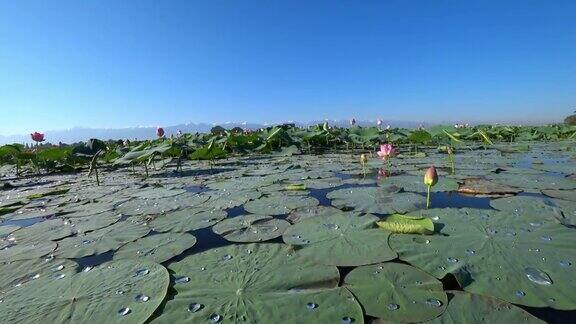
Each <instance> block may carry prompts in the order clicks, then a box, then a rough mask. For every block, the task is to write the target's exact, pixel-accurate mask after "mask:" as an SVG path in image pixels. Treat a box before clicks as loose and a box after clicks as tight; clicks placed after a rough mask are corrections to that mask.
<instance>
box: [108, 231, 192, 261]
mask: <svg viewBox="0 0 576 324" xmlns="http://www.w3.org/2000/svg"><path fill="white" fill-rule="evenodd" d="M194 244H196V238H195V237H194V236H193V235H191V234H188V233H161V234H155V235H150V236H146V237H143V238H141V239H138V240H136V241H134V242H131V243H128V244H126V245H124V246H122V247H121V248H120V249H119V250H118V251H116V252H115V253H114V259H115V260H118V259H120V260H121V259H139V260H149V261H154V262H158V263H162V262H165V261H168V260H170V259H172V258H173V257H175V256H177V255H180V254H182V252H184V251H186V250H188V249H189V248H191V247H192V246H194Z"/></svg>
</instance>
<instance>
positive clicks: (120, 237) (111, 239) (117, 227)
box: [54, 221, 150, 259]
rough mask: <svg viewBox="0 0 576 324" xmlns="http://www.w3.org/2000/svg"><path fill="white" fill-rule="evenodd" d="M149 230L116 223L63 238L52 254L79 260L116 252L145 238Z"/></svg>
mask: <svg viewBox="0 0 576 324" xmlns="http://www.w3.org/2000/svg"><path fill="white" fill-rule="evenodd" d="M148 232H150V228H148V227H147V226H145V225H142V224H139V223H133V222H129V221H125V222H118V223H116V224H114V225H111V226H108V227H105V228H101V229H99V230H96V231H93V232H89V233H86V234H85V235H78V236H74V237H69V238H65V239H63V240H61V241H59V242H58V249H57V250H56V252H55V253H54V254H55V255H57V256H58V257H61V258H70V259H73V258H81V257H85V256H89V255H94V254H101V253H104V252H108V251H111V250H116V249H118V248H119V247H121V246H122V245H124V244H126V243H128V242H132V241H134V240H137V239H139V238H141V237H143V236H146V234H148Z"/></svg>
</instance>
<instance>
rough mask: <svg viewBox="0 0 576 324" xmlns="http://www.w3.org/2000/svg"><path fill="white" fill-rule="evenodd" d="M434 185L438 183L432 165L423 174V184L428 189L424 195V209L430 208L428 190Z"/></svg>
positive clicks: (436, 174)
mask: <svg viewBox="0 0 576 324" xmlns="http://www.w3.org/2000/svg"><path fill="white" fill-rule="evenodd" d="M436 183H438V173H437V172H436V168H435V167H434V166H433V165H432V166H430V167H429V168H428V170H426V173H425V174H424V184H425V185H426V186H427V187H428V191H427V194H426V208H429V207H430V188H432V186H434V185H435V184H436Z"/></svg>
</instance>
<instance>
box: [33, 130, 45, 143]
mask: <svg viewBox="0 0 576 324" xmlns="http://www.w3.org/2000/svg"><path fill="white" fill-rule="evenodd" d="M30 136H31V137H32V140H33V141H34V142H36V143H39V142H44V133H39V132H34V133H32V134H30Z"/></svg>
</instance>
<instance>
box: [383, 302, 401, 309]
mask: <svg viewBox="0 0 576 324" xmlns="http://www.w3.org/2000/svg"><path fill="white" fill-rule="evenodd" d="M386 308H388V310H391V311H395V310H397V309H398V308H400V306H398V304H394V303H390V304H388V306H386Z"/></svg>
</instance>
